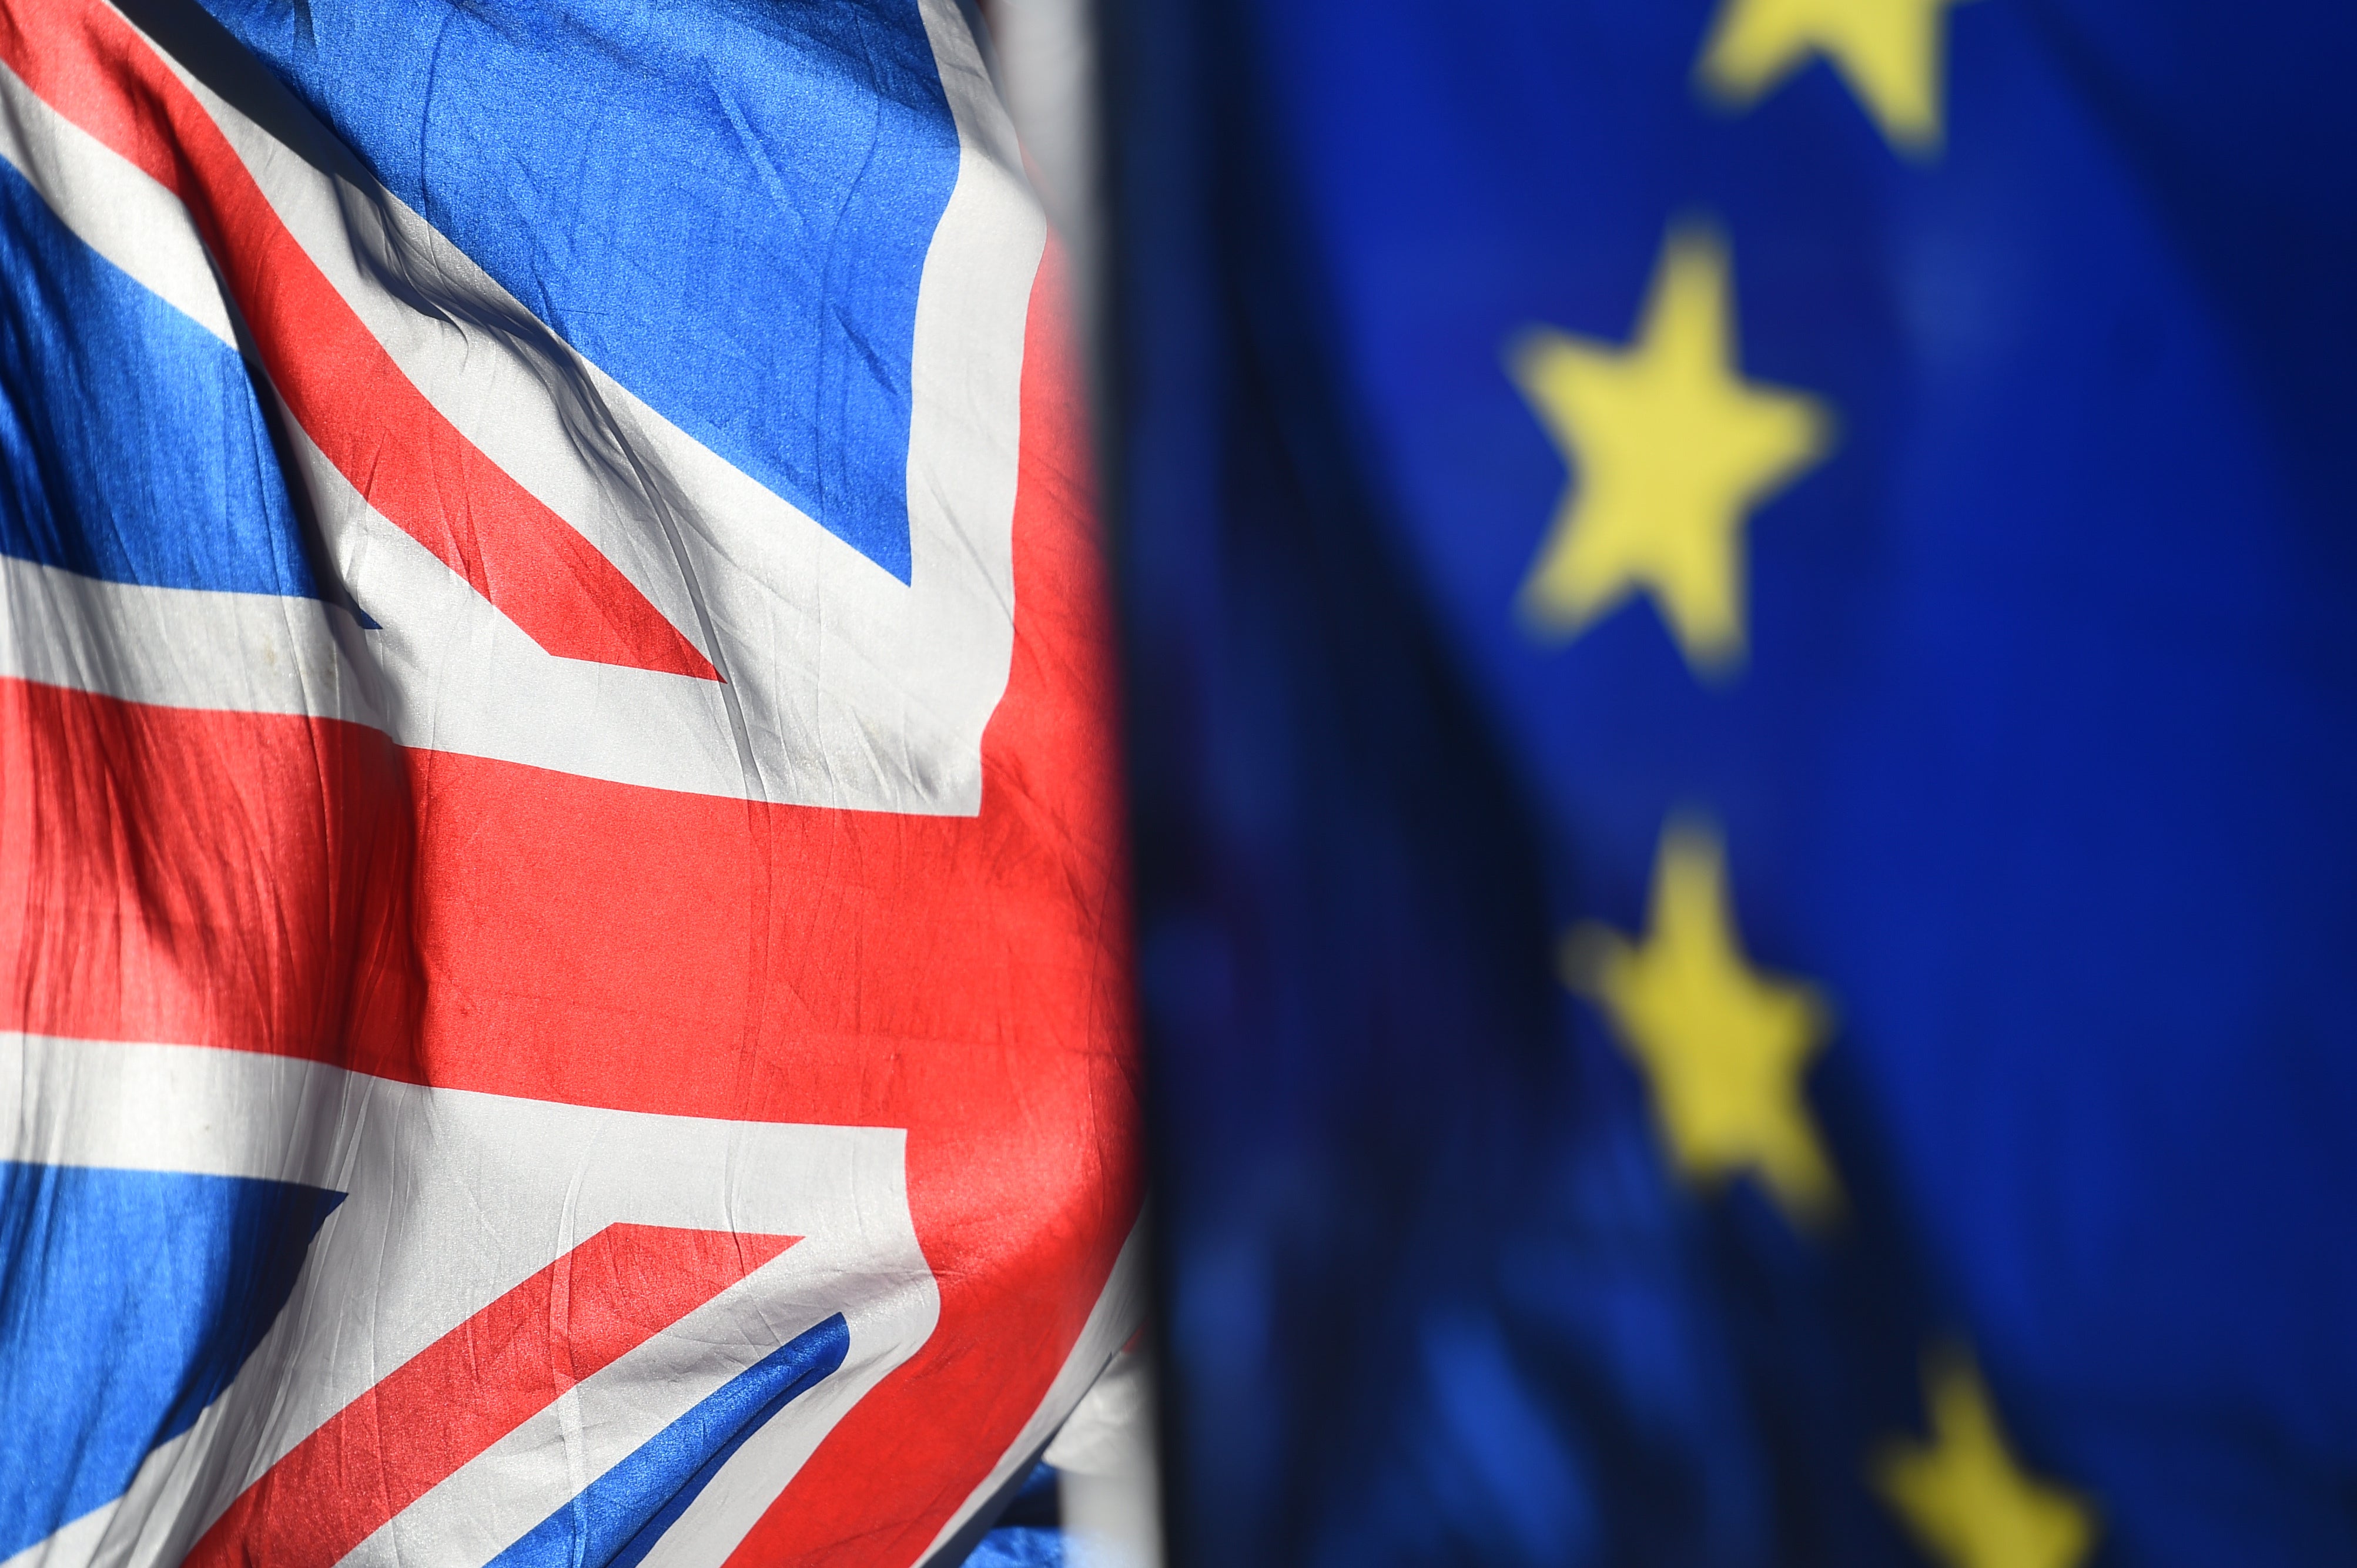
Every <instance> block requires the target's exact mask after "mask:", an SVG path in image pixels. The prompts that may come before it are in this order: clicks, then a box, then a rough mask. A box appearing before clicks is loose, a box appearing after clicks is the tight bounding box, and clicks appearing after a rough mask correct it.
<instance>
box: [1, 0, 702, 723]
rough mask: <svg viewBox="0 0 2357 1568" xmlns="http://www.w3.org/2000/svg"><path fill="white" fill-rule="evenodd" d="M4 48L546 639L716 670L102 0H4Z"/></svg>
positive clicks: (364, 488) (422, 511)
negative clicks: (313, 253) (179, 217)
mask: <svg viewBox="0 0 2357 1568" xmlns="http://www.w3.org/2000/svg"><path fill="white" fill-rule="evenodd" d="M0 59H5V60H6V61H7V63H8V65H9V66H10V68H11V69H13V70H15V71H16V74H17V75H18V76H20V77H22V78H23V79H24V81H25V83H26V85H27V86H28V87H30V88H31V89H32V90H33V91H34V92H36V93H38V95H39V96H40V97H41V98H42V99H43V100H44V101H45V102H48V104H49V105H50V106H51V107H52V108H54V109H56V110H57V111H58V112H59V113H61V114H63V115H65V116H66V118H68V119H70V120H71V121H73V122H74V123H75V124H79V125H80V126H81V127H82V129H84V130H86V131H88V132H89V133H90V134H91V135H93V136H95V137H97V138H98V139H99V140H100V141H102V142H103V143H105V144H106V145H108V146H110V147H112V148H113V149H114V150H115V151H116V152H118V153H120V154H122V155H123V156H124V157H125V158H127V159H129V160H130V161H131V162H132V163H134V164H136V165H137V166H139V167H141V168H143V169H145V171H146V172H147V173H148V174H149V175H151V176H153V177H155V178H156V180H157V181H159V182H160V183H161V184H163V185H164V186H165V187H166V188H168V189H170V190H171V191H172V192H174V193H175V194H176V195H178V197H179V199H180V200H181V203H182V204H183V205H184V206H186V207H187V208H188V213H189V215H190V217H191V218H193V219H194V220H195V221H196V225H197V230H198V232H199V234H200V235H202V236H203V238H204V242H205V244H206V247H207V248H208V249H209V250H210V252H212V256H213V260H214V263H215V264H216V265H217V266H218V267H219V268H220V269H221V277H222V279H223V281H224V282H225V283H226V285H228V288H229V291H230V294H231V297H232V298H234V299H235V300H236V302H237V306H238V309H239V311H240V312H241V313H242V315H243V317H244V318H245V322H246V326H247V328H248V329H249V330H250V331H251V332H252V333H253V340H254V345H255V347H256V349H258V350H259V351H260V353H261V355H262V360H263V365H264V369H266V370H267V371H269V372H270V379H271V381H272V383H273V384H274V386H275V387H276V388H277V389H278V392H279V395H280V396H281V397H283V398H285V401H286V406H287V408H288V410H289V411H290V412H291V413H293V414H294V416H295V419H296V422H297V423H298V424H301V425H302V427H303V429H304V432H305V434H307V435H309V436H310V438H311V440H312V442H313V443H314V444H315V445H317V446H318V448H319V450H320V451H321V452H322V453H324V454H325V455H326V456H327V458H328V461H329V462H331V463H333V464H334V465H335V466H336V468H337V470H338V471H339V472H340V473H341V474H342V475H343V476H344V478H346V479H348V480H350V482H351V485H352V488H353V489H357V490H358V491H360V493H361V495H362V496H363V497H365V498H367V499H368V502H369V504H370V505H371V506H372V507H374V508H375V509H376V510H378V511H379V512H381V513H382V514H383V516H384V517H385V518H386V519H387V520H389V521H392V522H393V524H394V525H395V526H397V527H399V528H400V529H401V530H402V532H405V533H407V534H408V535H409V536H410V537H411V538H413V539H414V540H416V541H417V542H419V543H420V544H423V545H424V546H425V548H426V549H428V550H430V551H432V552H433V553H434V554H435V555H436V557H438V558H439V559H440V560H441V561H442V562H443V563H444V564H447V565H448V566H449V567H450V568H451V569H452V570H453V571H456V572H457V573H458V574H459V575H462V576H464V577H465V578H466V579H467V581H468V583H470V584H472V585H474V588H475V591H476V592H477V593H479V594H481V595H482V596H484V597H485V598H487V599H489V600H490V602H491V603H492V604H494V605H496V606H498V607H499V608H500V611H501V612H502V613H503V614H505V615H506V616H507V617H508V618H509V619H511V620H512V621H514V622H515V623H516V625H517V626H519V627H521V628H523V630H524V632H525V633H526V634H527V635H528V636H530V637H531V638H532V639H533V641H534V642H536V643H538V644H539V645H540V646H541V647H542V648H544V649H545V650H548V651H549V652H551V653H554V654H556V655H559V656H560V657H563V658H566V659H585V660H592V661H594V662H597V663H600V664H620V665H628V666H630V667H632V668H636V669H642V670H655V671H663V672H665V673H668V674H673V675H690V676H695V677H698V678H701V679H704V680H718V679H719V676H718V674H717V672H716V671H714V669H713V667H712V662H711V660H708V659H706V658H705V656H704V655H703V653H702V652H700V651H698V650H697V649H696V647H695V645H694V644H693V643H691V642H690V641H688V639H686V638H685V637H684V636H683V635H681V633H680V630H679V628H676V627H674V626H673V625H672V624H671V622H670V621H669V620H667V619H665V618H664V617H663V615H662V611H660V610H658V609H656V608H655V607H654V606H653V605H651V604H650V603H648V602H647V598H646V596H645V595H643V594H641V593H640V592H639V590H638V588H637V586H636V585H633V584H632V583H631V582H630V579H629V578H628V577H625V576H624V575H622V574H621V572H620V570H619V568H617V567H616V566H615V565H614V564H613V563H612V562H611V561H608V559H607V558H606V557H605V556H604V555H603V554H601V553H598V551H597V548H596V547H595V546H593V545H591V544H590V542H588V541H587V540H586V539H584V538H583V537H582V536H581V535H580V534H579V533H578V532H575V531H574V530H573V529H572V528H571V527H570V526H569V525H567V524H566V523H565V520H564V519H562V518H560V517H558V516H557V515H556V514H555V513H554V512H553V511H551V510H549V509H548V508H547V507H545V506H544V505H542V504H541V503H540V502H539V501H538V500H537V499H534V498H533V495H532V494H531V493H530V492H529V491H527V490H526V489H524V488H523V487H522V486H521V485H519V484H517V483H516V482H515V480H513V479H512V478H509V477H508V475H507V474H506V473H505V472H504V471H503V470H502V469H500V467H499V466H498V465H497V464H495V463H493V462H492V461H491V460H490V458H489V457H486V456H483V454H482V453H481V452H480V451H479V450H478V449H477V448H476V446H475V445H474V443H472V442H471V441H468V439H467V438H466V436H464V435H461V434H459V432H458V430H457V426H455V425H453V424H451V423H450V422H449V421H448V420H447V419H446V418H444V417H443V415H442V413H441V411H440V410H439V409H436V407H435V406H434V405H433V403H430V402H429V401H427V399H426V397H425V393H423V392H419V391H418V390H417V388H416V386H415V385H414V383H413V382H412V381H410V380H409V378H408V377H407V376H405V375H404V374H403V373H402V371H401V367H400V366H399V365H397V364H396V363H394V361H393V356H392V355H391V354H389V353H387V352H386V351H385V349H384V345H382V343H380V342H378V341H377V339H376V336H375V334H373V333H371V331H370V330H369V329H368V327H367V325H366V323H364V322H362V321H361V318H360V317H358V316H357V315H355V314H354V313H353V311H352V308H351V306H350V305H348V304H346V303H345V301H344V298H343V296H342V295H339V294H338V293H337V292H336V289H335V285H332V284H330V283H329V282H328V279H327V277H326V276H325V275H324V274H322V273H321V272H320V271H319V269H318V267H317V265H316V264H314V263H313V262H312V260H311V258H310V256H309V254H308V253H307V252H305V250H304V249H303V246H302V244H301V242H298V241H297V240H296V238H295V236H294V235H292V234H291V233H289V232H287V231H286V228H285V225H284V224H283V223H281V222H280V221H279V220H278V215H277V213H276V212H274V210H273V209H271V206H270V203H269V200H268V199H266V198H265V197H264V195H263V192H262V189H261V188H260V187H259V186H258V185H256V184H255V183H254V179H253V174H252V173H251V171H249V170H248V169H247V167H246V166H245V163H244V160H243V159H242V158H240V157H239V156H237V150H236V149H235V148H234V147H232V146H231V145H230V143H229V139H228V138H227V137H226V136H224V135H223V134H221V127H220V126H218V125H216V124H214V123H213V121H212V117H211V116H210V115H209V114H208V113H205V110H204V106H203V105H202V104H201V103H199V102H198V101H197V99H196V97H195V96H194V95H193V94H192V93H190V92H189V91H188V89H187V88H186V87H184V86H183V85H182V84H181V82H180V81H179V79H178V78H177V77H176V76H174V75H173V74H172V71H171V70H170V68H169V67H168V66H167V65H166V64H165V63H164V62H163V60H161V59H159V58H157V56H156V53H155V51H154V50H153V49H151V48H149V47H148V46H147V45H146V44H145V42H144V41H143V40H142V39H141V38H139V36H138V35H137V34H136V33H135V31H134V30H133V29H132V27H131V26H130V24H129V23H127V22H125V21H124V19H123V17H122V16H119V15H118V14H117V13H115V12H114V11H113V10H112V9H111V8H109V7H108V6H106V5H103V4H102V3H100V0H10V3H9V4H8V5H5V7H0Z"/></svg>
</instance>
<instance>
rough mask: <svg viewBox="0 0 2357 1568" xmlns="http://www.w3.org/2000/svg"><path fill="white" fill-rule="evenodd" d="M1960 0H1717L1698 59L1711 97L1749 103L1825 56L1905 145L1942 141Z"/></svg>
mask: <svg viewBox="0 0 2357 1568" xmlns="http://www.w3.org/2000/svg"><path fill="white" fill-rule="evenodd" d="M1956 3H1957V0H1720V5H1719V9H1718V19H1717V21H1715V22H1713V23H1712V24H1711V28H1710V37H1709V38H1708V39H1707V40H1706V42H1705V43H1704V45H1703V50H1702V61H1701V63H1700V64H1699V65H1698V66H1697V67H1696V68H1695V70H1696V73H1697V74H1698V75H1699V76H1700V78H1701V80H1702V84H1703V86H1704V88H1705V89H1706V90H1707V91H1709V92H1710V93H1711V94H1712V95H1713V96H1714V97H1717V98H1718V99H1719V100H1721V101H1722V102H1726V103H1727V104H1729V105H1730V106H1732V107H1735V108H1738V109H1748V108H1749V107H1750V106H1751V105H1752V104H1753V103H1756V102H1759V101H1760V99H1761V98H1762V97H1764V96H1766V95H1767V94H1768V93H1769V92H1770V91H1773V90H1774V89H1775V88H1776V87H1777V86H1778V85H1779V84H1781V82H1782V81H1783V80H1784V79H1785V78H1786V77H1788V76H1790V75H1792V72H1794V71H1795V70H1799V69H1800V68H1801V67H1802V66H1803V64H1805V63H1806V62H1807V60H1808V59H1809V57H1810V56H1811V55H1819V54H1821V55H1824V57H1825V59H1827V60H1829V61H1831V62H1832V64H1833V67H1834V69H1835V70H1837V71H1839V72H1840V73H1841V77H1842V80H1843V81H1845V82H1846V83H1848V84H1849V90H1850V91H1851V93H1852V94H1854V95H1855V96H1856V97H1857V101H1858V102H1860V103H1862V104H1864V105H1865V106H1866V112H1867V113H1869V114H1871V115H1873V116H1874V123H1875V124H1877V125H1879V126H1880V127H1881V128H1882V135H1883V139H1884V140H1885V141H1888V142H1889V144H1890V145H1892V146H1894V147H1896V148H1898V149H1899V150H1900V152H1902V153H1906V154H1909V155H1910V156H1915V157H1929V156H1932V155H1934V154H1936V153H1937V152H1938V151H1939V150H1940V138H1941V130H1942V127H1941V117H1942V108H1941V98H1942V81H1943V79H1944V78H1945V76H1946V74H1947V72H1946V70H1945V62H1944V60H1943V56H1944V55H1945V54H1946V53H1947V10H1948V7H1949V6H1950V5H1954V4H1956Z"/></svg>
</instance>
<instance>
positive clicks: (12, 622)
mask: <svg viewBox="0 0 2357 1568" xmlns="http://www.w3.org/2000/svg"><path fill="white" fill-rule="evenodd" d="M331 618H332V619H331ZM335 619H339V620H341V621H342V623H343V626H344V628H345V629H346V631H347V633H348V634H356V633H357V630H358V628H357V627H356V626H355V625H354V623H353V622H352V620H351V618H350V617H349V616H347V615H345V614H344V612H343V611H341V610H331V609H329V608H328V607H325V606H323V605H321V604H320V603H319V601H318V600H317V599H310V598H302V597H298V596H280V595H277V594H223V593H213V592H210V591H205V590H200V589H195V588H151V587H142V586H139V585H133V584H128V583H108V582H102V581H100V580H99V579H97V578H93V577H85V576H82V575H80V574H79V573H74V572H68V571H65V570H64V569H62V568H60V567H56V566H44V565H42V564H39V563H38V562H33V561H26V560H21V559H19V558H17V557H16V556H13V555H0V675H5V676H14V677H16V679H18V680H24V681H38V682H42V683H43V684H45V685H50V686H64V687H67V688H69V689H70V690H73V691H77V692H95V693H103V694H105V695H109V696H115V697H121V698H124V700H126V701H129V702H135V703H159V704H162V705H164V706H167V707H178V708H228V709H234V710H238V711H241V712H246V713H263V714H313V715H316V716H318V717H323V718H350V719H359V720H362V721H364V722H373V717H372V715H373V714H374V713H375V706H374V704H373V703H370V702H369V701H368V699H367V696H366V694H365V693H364V692H363V691H362V689H361V683H360V680H359V678H358V672H357V671H356V670H355V668H354V666H353V665H352V664H351V663H350V662H349V661H348V660H346V659H345V658H344V657H343V655H342V653H341V652H340V650H339V649H338V648H337V646H336V639H335V636H334V630H335V628H334V625H333V620H335Z"/></svg>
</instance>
